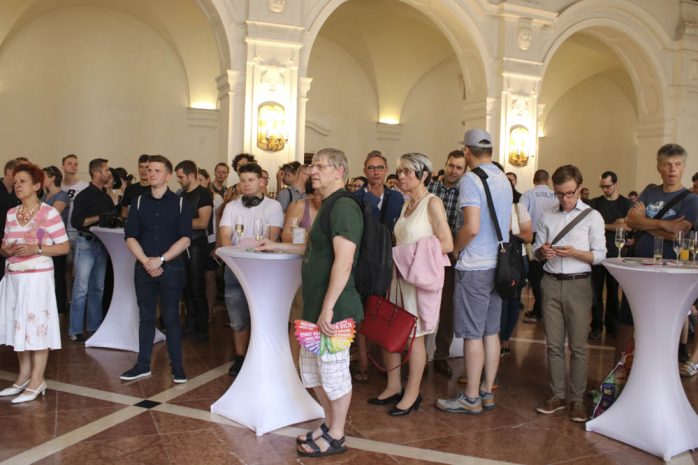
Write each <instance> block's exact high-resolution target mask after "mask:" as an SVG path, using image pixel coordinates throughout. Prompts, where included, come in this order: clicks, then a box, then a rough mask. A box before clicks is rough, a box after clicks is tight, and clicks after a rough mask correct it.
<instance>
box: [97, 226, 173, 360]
mask: <svg viewBox="0 0 698 465" xmlns="http://www.w3.org/2000/svg"><path fill="white" fill-rule="evenodd" d="M90 231H92V232H93V233H94V235H95V236H97V237H98V238H99V240H100V241H102V243H103V244H104V247H106V249H107V252H109V257H110V258H111V263H112V267H113V268H114V294H113V296H112V299H111V304H109V311H108V312H107V316H105V317H104V321H102V324H101V325H100V326H99V329H98V330H97V331H95V333H94V334H93V335H92V337H91V338H89V339H88V340H87V341H86V342H85V346H86V347H103V348H108V349H120V350H130V351H131V352H138V303H137V302H136V290H135V287H134V284H133V271H134V266H135V264H136V259H135V257H134V256H133V254H132V253H131V252H130V251H129V250H128V249H127V248H126V241H124V229H123V228H100V227H98V226H94V227H92V228H90ZM164 340H165V335H164V334H162V333H161V332H160V331H159V330H158V329H157V328H156V329H155V340H154V341H153V343H157V342H161V341H164Z"/></svg>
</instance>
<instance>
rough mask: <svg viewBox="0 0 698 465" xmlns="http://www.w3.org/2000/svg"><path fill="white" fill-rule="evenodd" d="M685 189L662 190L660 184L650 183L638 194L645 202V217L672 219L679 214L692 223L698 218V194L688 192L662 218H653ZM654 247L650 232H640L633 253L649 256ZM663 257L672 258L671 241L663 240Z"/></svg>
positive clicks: (673, 255) (641, 200)
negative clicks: (640, 234) (674, 190)
mask: <svg viewBox="0 0 698 465" xmlns="http://www.w3.org/2000/svg"><path fill="white" fill-rule="evenodd" d="M685 190H686V189H681V190H679V191H676V192H664V190H663V189H662V186H656V185H650V186H647V187H646V188H645V190H644V191H642V193H641V194H640V197H639V199H638V200H639V201H640V202H642V203H644V204H645V215H647V218H651V219H657V220H673V219H676V218H679V217H681V216H683V217H684V219H685V220H687V221H689V222H690V223H692V224H694V225H695V224H696V220H698V195H696V194H693V193H691V194H688V195H687V196H686V197H684V198H683V199H682V200H681V201H680V202H678V203H677V204H676V205H674V206H673V207H671V208H670V209H669V211H668V212H666V213H665V214H664V216H663V217H662V218H655V217H656V216H657V214H658V213H659V211H660V210H661V209H662V208H664V205H666V204H667V203H668V202H670V201H671V199H673V198H674V197H676V196H677V195H679V194H680V193H681V192H683V191H685ZM653 249H654V238H653V236H652V235H651V234H642V236H641V237H640V240H639V241H638V243H637V246H636V249H635V253H636V255H637V256H638V257H651V256H652V254H653ZM663 257H664V258H674V257H675V254H674V251H673V250H672V241H664V254H663Z"/></svg>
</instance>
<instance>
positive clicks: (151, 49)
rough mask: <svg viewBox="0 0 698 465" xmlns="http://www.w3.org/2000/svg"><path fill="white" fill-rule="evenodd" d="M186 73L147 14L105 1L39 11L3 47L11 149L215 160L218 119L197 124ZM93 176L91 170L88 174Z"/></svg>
mask: <svg viewBox="0 0 698 465" xmlns="http://www.w3.org/2000/svg"><path fill="white" fill-rule="evenodd" d="M188 104H189V96H188V92H187V79H186V75H185V71H184V68H183V66H182V62H181V60H180V59H179V57H178V56H177V54H176V53H175V51H173V49H172V48H171V47H170V46H169V45H168V44H167V43H166V42H165V41H164V40H163V39H162V38H161V36H160V35H158V34H157V33H156V32H155V31H154V30H153V29H151V28H149V27H148V26H147V25H146V24H145V23H143V22H141V21H139V20H137V19H135V18H134V17H132V16H129V15H126V14H124V13H121V12H118V11H115V10H112V9H106V8H98V7H69V8H61V9H58V10H54V11H51V12H49V13H47V14H44V15H42V16H39V17H37V18H36V19H34V20H33V21H31V22H29V23H28V24H26V25H25V26H24V27H23V28H21V29H20V30H19V31H17V33H16V34H14V35H12V36H11V38H10V39H9V40H8V41H7V42H5V43H3V44H2V48H1V49H0V121H3V122H4V124H0V139H1V140H2V141H3V144H2V145H3V147H2V154H3V155H2V156H3V158H4V159H7V158H9V157H14V156H18V155H25V156H28V157H29V158H30V159H32V160H33V161H35V162H37V163H39V164H40V165H47V164H57V165H59V164H60V158H61V156H63V155H64V154H66V153H71V152H73V153H76V154H78V156H79V157H80V158H81V160H83V163H81V171H83V172H85V171H86V170H87V161H88V160H89V159H90V158H93V157H96V156H101V157H106V158H108V159H109V160H110V162H111V165H112V166H118V165H122V166H125V167H126V168H127V169H129V171H131V170H135V165H136V158H137V156H138V155H139V154H140V153H161V154H163V155H166V156H167V157H168V158H170V159H171V160H172V161H173V163H176V162H177V161H179V160H182V159H184V158H194V159H196V160H197V161H199V162H200V163H201V165H202V166H205V167H209V168H210V167H212V166H213V165H214V164H215V162H216V160H217V154H218V133H217V131H218V130H217V129H216V128H215V127H214V128H210V127H209V128H193V127H190V125H189V123H188V119H187V113H186V107H187V106H188ZM83 177H86V175H83Z"/></svg>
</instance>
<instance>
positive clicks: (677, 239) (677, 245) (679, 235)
mask: <svg viewBox="0 0 698 465" xmlns="http://www.w3.org/2000/svg"><path fill="white" fill-rule="evenodd" d="M682 242H683V231H681V230H679V231H676V233H675V234H674V245H673V249H674V253H675V254H676V264H677V265H678V264H679V252H681V243H682Z"/></svg>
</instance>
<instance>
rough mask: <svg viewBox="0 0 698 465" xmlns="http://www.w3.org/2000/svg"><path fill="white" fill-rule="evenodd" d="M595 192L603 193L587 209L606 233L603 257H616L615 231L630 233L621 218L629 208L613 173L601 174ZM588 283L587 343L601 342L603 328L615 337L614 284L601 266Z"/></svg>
mask: <svg viewBox="0 0 698 465" xmlns="http://www.w3.org/2000/svg"><path fill="white" fill-rule="evenodd" d="M599 188H600V189H601V191H602V192H603V195H600V196H598V197H596V198H594V199H592V200H591V202H590V203H589V205H590V206H591V208H593V209H595V210H597V211H598V212H599V213H601V216H602V217H603V222H604V223H605V226H604V228H605V230H606V251H607V253H606V256H607V257H617V256H618V248H617V247H616V243H615V239H616V230H617V229H618V228H623V229H625V230H627V231H629V230H630V228H628V225H626V224H625V217H626V216H627V215H628V212H629V211H630V209H631V208H632V206H633V203H632V201H631V200H630V199H628V198H627V197H623V196H622V195H620V192H619V190H618V176H616V173H614V172H613V171H604V172H603V174H601V180H600V181H599ZM604 281H605V283H606V318H605V321H604V305H603V288H604ZM591 282H592V285H593V287H594V304H593V305H592V307H591V331H590V332H589V339H591V340H596V339H599V338H601V330H602V328H603V327H604V325H605V326H606V333H607V334H608V335H610V336H615V335H616V325H617V323H618V281H616V280H615V278H614V277H613V276H612V275H611V273H609V272H608V270H607V269H606V268H605V267H604V266H603V265H594V266H592V267H591Z"/></svg>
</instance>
